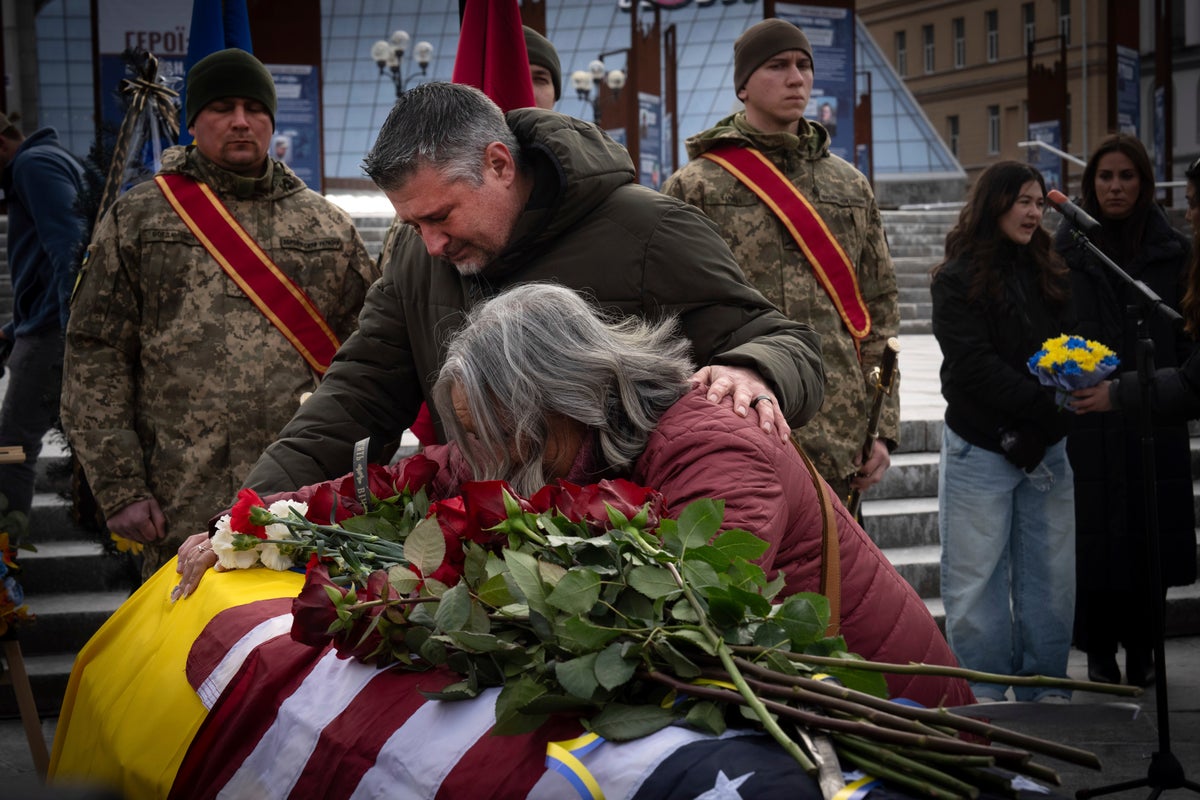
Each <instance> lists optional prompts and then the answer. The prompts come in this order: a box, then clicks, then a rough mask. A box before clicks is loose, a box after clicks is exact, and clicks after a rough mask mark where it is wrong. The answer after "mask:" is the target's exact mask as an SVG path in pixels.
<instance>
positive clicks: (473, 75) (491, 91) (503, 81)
mask: <svg viewBox="0 0 1200 800" xmlns="http://www.w3.org/2000/svg"><path fill="white" fill-rule="evenodd" d="M453 80H454V82H455V83H465V84H467V85H469V86H474V87H475V88H476V89H479V90H481V91H482V92H483V93H484V94H486V95H487V96H488V97H490V98H492V100H493V101H494V102H495V103H496V105H498V106H500V110H501V111H512V110H513V109H514V108H532V107H533V106H534V100H533V79H532V78H530V77H529V54H528V53H527V52H526V50H525V31H524V29H523V28H522V27H521V10H520V8H518V7H517V0H466V8H465V9H464V10H463V19H462V29H461V30H460V31H459V35H458V52H457V53H456V54H455V56H454V77H453Z"/></svg>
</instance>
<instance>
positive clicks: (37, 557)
mask: <svg viewBox="0 0 1200 800" xmlns="http://www.w3.org/2000/svg"><path fill="white" fill-rule="evenodd" d="M36 545H37V551H36V552H29V551H25V552H22V554H21V562H20V563H21V577H20V580H21V586H22V587H23V588H24V589H25V592H26V594H27V595H28V596H29V597H30V598H31V599H33V598H38V597H44V596H47V595H50V594H53V593H55V592H107V591H124V592H125V593H128V592H130V591H132V590H133V588H134V587H136V586H137V585H138V584H139V583H140V582H141V576H140V573H139V571H138V570H137V568H136V567H135V566H134V563H133V559H132V558H129V557H126V556H123V555H109V554H108V553H105V551H104V548H103V547H102V546H101V545H100V543H99V542H96V541H84V540H57V541H56V540H51V541H43V542H40V543H36Z"/></svg>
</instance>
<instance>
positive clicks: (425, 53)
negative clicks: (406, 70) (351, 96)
mask: <svg viewBox="0 0 1200 800" xmlns="http://www.w3.org/2000/svg"><path fill="white" fill-rule="evenodd" d="M410 38H411V37H410V36H409V35H408V31H392V35H391V36H390V37H389V38H388V39H387V40H386V41H385V40H383V39H380V40H379V41H377V42H376V43H375V44H373V45H371V59H372V60H373V61H374V62H375V63H376V65H378V66H379V74H380V75H383V74H384V69H385V68H386V69H388V70H389V71H390V72H391V76H392V83H393V84H395V86H396V97H399V96H400V95H402V94H404V90H405V88H407V87H408V84H409V82H410V81H412V80H413V79H415V78H419V77H421V76H422V75H424V74H425V70H426V69H427V68H428V67H429V62H430V61H432V60H433V45H431V44H430V43H429V42H425V41H421V42H417V46H416V47H414V48H413V61H415V62H416V64H417V67H418V68H419V69H420V70H421V71H420V72H417V73H414V74H412V75H410V76H408V79H407V80H405V78H404V75H403V69H402V66H403V63H404V54H405V52H407V51H408V42H409V40H410Z"/></svg>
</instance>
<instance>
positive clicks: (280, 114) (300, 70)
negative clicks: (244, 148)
mask: <svg viewBox="0 0 1200 800" xmlns="http://www.w3.org/2000/svg"><path fill="white" fill-rule="evenodd" d="M267 70H269V71H270V73H271V78H272V79H274V81H275V99H276V101H277V103H278V108H277V109H276V111H275V135H274V136H273V137H272V139H271V157H272V158H275V159H278V160H279V161H282V162H283V163H285V164H287V165H288V166H289V167H291V169H292V172H295V173H296V175H298V176H299V177H300V180H302V181H304V182H305V183H306V184H308V188H310V189H312V190H313V191H316V192H320V191H323V188H322V186H321V132H320V128H319V127H318V125H319V124H320V120H321V88H320V87H321V83H320V81H318V80H317V68H316V67H315V66H313V65H312V64H267Z"/></svg>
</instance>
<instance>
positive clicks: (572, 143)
mask: <svg viewBox="0 0 1200 800" xmlns="http://www.w3.org/2000/svg"><path fill="white" fill-rule="evenodd" d="M506 119H507V121H508V126H509V128H511V129H512V132H513V133H514V134H515V135H516V137H517V143H518V144H519V145H520V148H521V154H522V156H523V157H524V159H525V169H527V170H529V171H530V172H531V173H532V175H533V176H534V189H533V193H532V194H531V195H530V198H529V202H528V203H527V204H526V206H525V210H524V212H523V213H522V214H521V216H520V217H519V218H518V220H517V224H516V228H515V229H514V231H513V235H512V237H511V239H510V244H509V246H508V248H507V249H506V250H505V251H504V253H502V254H501V255H500V256H499V258H497V259H496V261H494V262H493V263H492V264H490V265H488V267H487V268H486V269H485V270H484V273H483V274H484V275H486V276H487V277H489V278H497V277H502V276H503V275H505V274H507V273H508V272H511V271H512V270H514V269H516V268H518V267H519V266H520V265H521V264H522V263H523V262H524V261H525V260H526V259H528V258H530V257H532V256H534V255H536V254H537V252H538V251H539V250H540V249H541V248H542V247H543V246H544V245H546V244H548V243H550V242H554V241H555V240H557V239H558V238H559V237H560V236H562V235H563V233H565V232H566V231H568V230H569V229H571V228H572V227H574V226H575V225H576V224H577V223H579V221H580V220H582V219H584V218H586V217H587V216H588V215H589V214H591V213H592V212H593V211H594V210H595V209H596V208H597V207H598V206H600V205H601V204H602V203H604V202H605V201H606V200H607V199H608V197H609V195H611V194H612V193H613V192H614V191H616V190H617V189H618V188H620V187H621V186H624V185H625V184H629V183H633V182H634V181H635V180H636V179H637V173H636V172H635V171H634V168H633V161H632V160H631V159H630V158H629V153H628V152H627V151H626V150H625V148H624V147H622V146H621V145H619V144H617V143H616V142H614V141H613V140H612V139H611V138H610V137H609V136H608V134H606V133H604V132H603V131H601V130H600V129H599V128H597V127H596V126H595V125H592V124H590V123H587V122H583V121H582V120H577V119H575V118H574V117H568V116H566V115H565V114H558V113H555V112H553V111H546V110H543V109H536V108H521V109H516V110H514V111H510V112H509V113H508V114H507V115H506Z"/></svg>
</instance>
